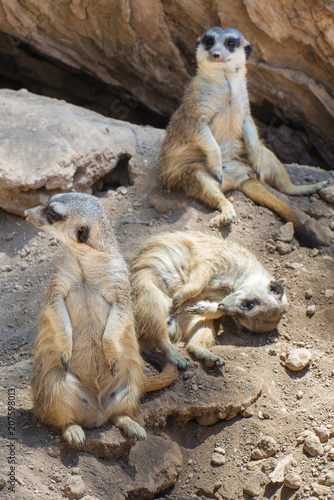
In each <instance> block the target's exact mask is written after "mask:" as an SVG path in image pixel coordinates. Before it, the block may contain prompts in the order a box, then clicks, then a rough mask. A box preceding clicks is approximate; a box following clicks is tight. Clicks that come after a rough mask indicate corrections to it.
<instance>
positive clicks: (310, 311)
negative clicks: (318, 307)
mask: <svg viewBox="0 0 334 500" xmlns="http://www.w3.org/2000/svg"><path fill="white" fill-rule="evenodd" d="M314 313H315V305H314V304H313V305H312V306H308V308H307V309H306V314H307V315H308V316H313V314H314Z"/></svg>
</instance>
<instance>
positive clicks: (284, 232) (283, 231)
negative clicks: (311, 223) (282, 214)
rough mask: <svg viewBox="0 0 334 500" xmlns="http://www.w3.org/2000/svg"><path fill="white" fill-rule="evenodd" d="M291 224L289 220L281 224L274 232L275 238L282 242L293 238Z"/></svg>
mask: <svg viewBox="0 0 334 500" xmlns="http://www.w3.org/2000/svg"><path fill="white" fill-rule="evenodd" d="M293 234H294V231H293V225H292V223H291V222H287V223H286V224H284V226H281V227H280V228H279V229H278V231H277V232H276V234H275V239H276V240H279V241H283V242H284V243H290V241H291V240H292V238H293Z"/></svg>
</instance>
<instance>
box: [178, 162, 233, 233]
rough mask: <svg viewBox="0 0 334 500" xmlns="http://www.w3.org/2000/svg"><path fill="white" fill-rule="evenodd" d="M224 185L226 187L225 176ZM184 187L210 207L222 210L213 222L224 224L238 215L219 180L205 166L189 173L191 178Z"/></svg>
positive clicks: (219, 224)
mask: <svg viewBox="0 0 334 500" xmlns="http://www.w3.org/2000/svg"><path fill="white" fill-rule="evenodd" d="M222 186H223V187H222V188H223V189H224V177H223V183H222ZM184 189H185V191H186V193H187V194H188V195H189V196H191V197H192V198H196V199H197V200H201V201H203V202H204V203H206V204H207V205H208V206H209V207H210V208H213V209H216V210H219V211H220V214H219V215H218V216H216V217H214V218H213V219H211V223H212V224H214V225H218V226H223V225H226V224H229V223H230V222H232V220H233V219H234V218H235V217H236V213H235V210H234V207H233V205H232V203H231V202H230V201H229V200H228V199H227V198H226V197H225V196H224V194H223V192H222V190H221V187H220V184H219V182H218V181H216V180H215V179H214V178H213V177H212V175H211V174H210V173H209V172H206V171H205V170H204V169H203V168H201V167H200V168H196V169H194V170H193V171H192V172H191V173H190V174H189V178H188V179H187V181H186V182H185V183H184ZM224 190H225V189H224Z"/></svg>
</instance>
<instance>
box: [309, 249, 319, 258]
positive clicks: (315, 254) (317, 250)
mask: <svg viewBox="0 0 334 500" xmlns="http://www.w3.org/2000/svg"><path fill="white" fill-rule="evenodd" d="M319 253H320V251H319V249H318V248H312V250H311V251H310V256H311V257H316V256H317V255H319Z"/></svg>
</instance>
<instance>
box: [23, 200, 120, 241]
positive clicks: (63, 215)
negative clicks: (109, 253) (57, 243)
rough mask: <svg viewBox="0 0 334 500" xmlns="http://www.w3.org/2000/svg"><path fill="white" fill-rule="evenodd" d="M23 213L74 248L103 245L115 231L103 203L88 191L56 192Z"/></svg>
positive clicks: (27, 218)
mask: <svg viewBox="0 0 334 500" xmlns="http://www.w3.org/2000/svg"><path fill="white" fill-rule="evenodd" d="M24 216H25V218H26V220H27V221H29V222H32V223H33V224H34V225H35V226H36V227H38V228H41V229H44V230H45V231H47V232H48V233H50V234H52V235H53V236H55V237H56V238H57V239H59V240H61V241H62V242H63V243H65V244H67V245H68V246H70V247H72V248H74V249H75V250H79V248H80V249H82V250H83V249H84V247H86V248H87V249H88V247H91V248H95V249H100V247H101V242H102V241H103V239H104V238H106V236H107V235H108V234H110V235H111V234H112V230H111V227H110V225H109V223H108V221H107V219H106V216H105V214H104V210H103V207H102V205H101V203H100V202H99V200H98V199H97V198H95V197H94V196H91V195H89V194H84V193H65V194H56V195H54V196H52V198H50V200H49V201H48V202H47V203H45V205H40V206H38V207H35V208H31V209H29V210H25V212H24Z"/></svg>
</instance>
